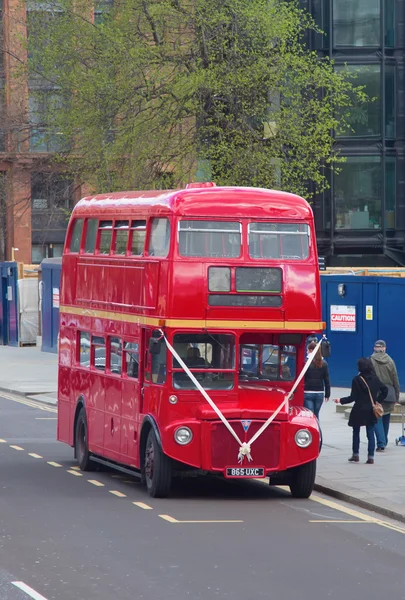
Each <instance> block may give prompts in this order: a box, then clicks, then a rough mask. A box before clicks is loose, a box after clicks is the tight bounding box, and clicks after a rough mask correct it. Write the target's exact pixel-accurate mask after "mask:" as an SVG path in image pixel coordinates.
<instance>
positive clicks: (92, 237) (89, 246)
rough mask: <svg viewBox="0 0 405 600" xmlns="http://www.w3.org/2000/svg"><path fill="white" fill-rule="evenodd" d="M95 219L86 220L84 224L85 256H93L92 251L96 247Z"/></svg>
mask: <svg viewBox="0 0 405 600" xmlns="http://www.w3.org/2000/svg"><path fill="white" fill-rule="evenodd" d="M97 225H98V221H97V219H87V224H86V243H85V246H84V251H85V252H86V254H93V253H94V249H95V247H96V238H97Z"/></svg>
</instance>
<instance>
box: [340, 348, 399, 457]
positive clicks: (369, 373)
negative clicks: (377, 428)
mask: <svg viewBox="0 0 405 600" xmlns="http://www.w3.org/2000/svg"><path fill="white" fill-rule="evenodd" d="M357 368H358V370H359V374H358V375H356V376H355V377H354V378H353V381H352V389H351V392H350V396H346V397H344V398H336V399H335V402H336V404H351V403H352V402H354V406H353V408H352V410H351V412H350V417H349V427H353V439H352V450H353V453H352V456H351V457H350V458H349V459H348V460H349V462H356V463H357V462H359V460H360V429H361V427H365V428H366V433H367V439H368V448H367V462H366V465H373V464H374V451H375V437H374V425H375V424H376V422H377V417H376V416H375V415H374V409H373V403H375V402H381V400H383V399H384V398H385V397H386V395H387V393H388V388H387V387H386V386H385V385H384V384H383V383H382V381H380V379H379V378H378V377H377V375H376V374H375V372H374V368H373V363H372V361H371V359H370V358H359V360H358V361H357Z"/></svg>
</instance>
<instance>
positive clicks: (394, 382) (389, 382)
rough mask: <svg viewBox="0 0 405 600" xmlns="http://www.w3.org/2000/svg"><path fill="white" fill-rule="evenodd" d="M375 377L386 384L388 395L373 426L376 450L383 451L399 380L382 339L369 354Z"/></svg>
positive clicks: (396, 397) (397, 395)
mask: <svg viewBox="0 0 405 600" xmlns="http://www.w3.org/2000/svg"><path fill="white" fill-rule="evenodd" d="M371 360H372V363H373V367H374V370H375V372H376V375H377V377H378V378H379V379H380V380H381V381H382V382H383V383H384V384H385V385H386V386H387V388H388V395H387V397H386V399H385V401H383V402H382V403H381V404H382V407H383V409H384V414H383V416H382V417H380V418H379V419H378V421H377V423H376V425H375V427H374V433H375V437H376V439H377V452H383V451H384V450H385V448H386V447H387V445H388V432H389V428H390V420H391V413H392V411H393V410H394V406H395V403H396V402H398V401H399V381H398V373H397V368H396V366H395V362H394V361H393V359H392V358H391V356H389V355H388V354H387V345H386V343H385V342H384V340H377V341H376V343H375V344H374V353H373V354H372V356H371Z"/></svg>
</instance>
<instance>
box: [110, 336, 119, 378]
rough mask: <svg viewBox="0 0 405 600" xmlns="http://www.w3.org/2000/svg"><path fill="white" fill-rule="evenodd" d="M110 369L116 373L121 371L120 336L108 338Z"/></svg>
mask: <svg viewBox="0 0 405 600" xmlns="http://www.w3.org/2000/svg"><path fill="white" fill-rule="evenodd" d="M110 371H111V373H115V374H116V375H121V373H122V341H121V340H120V338H117V337H111V338H110Z"/></svg>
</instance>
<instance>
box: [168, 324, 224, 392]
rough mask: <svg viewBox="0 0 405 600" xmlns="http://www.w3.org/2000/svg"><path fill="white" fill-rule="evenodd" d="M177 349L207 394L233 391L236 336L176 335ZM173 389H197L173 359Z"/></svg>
mask: <svg viewBox="0 0 405 600" xmlns="http://www.w3.org/2000/svg"><path fill="white" fill-rule="evenodd" d="M173 346H174V349H175V350H176V352H177V353H178V354H179V356H180V357H181V358H182V359H183V360H184V362H185V363H186V365H187V366H188V368H189V369H190V371H191V372H192V373H193V375H194V377H195V378H196V379H197V381H198V382H199V383H200V384H201V385H202V387H203V388H205V389H206V390H231V389H232V388H233V386H234V381H235V371H234V370H235V336H233V335H229V334H213V335H211V334H195V333H181V334H176V335H175V336H174V340H173ZM173 387H174V388H175V389H182V390H194V389H196V386H195V385H194V383H193V382H192V381H191V379H190V378H189V376H188V375H187V374H186V373H185V372H184V371H183V369H182V368H181V367H180V364H179V363H178V361H177V360H176V359H175V358H173Z"/></svg>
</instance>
